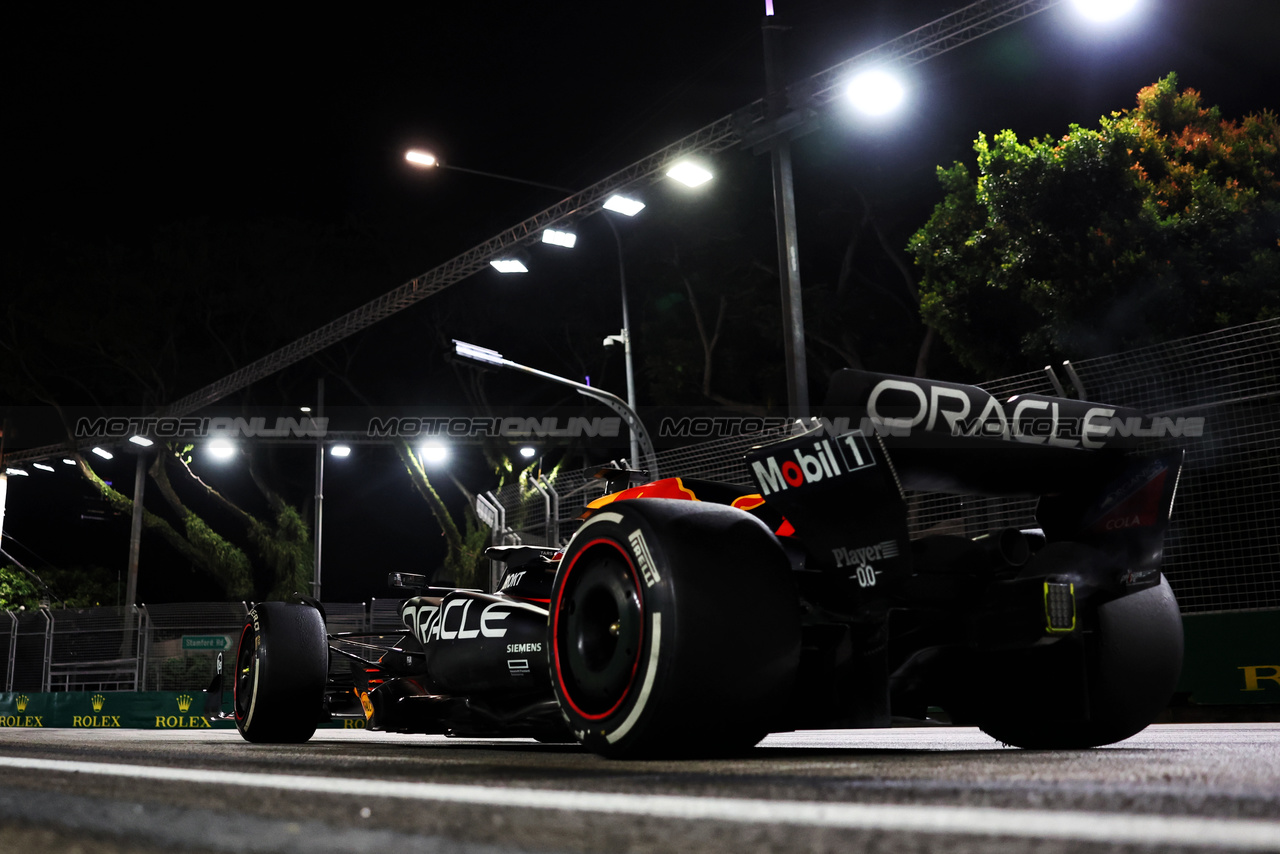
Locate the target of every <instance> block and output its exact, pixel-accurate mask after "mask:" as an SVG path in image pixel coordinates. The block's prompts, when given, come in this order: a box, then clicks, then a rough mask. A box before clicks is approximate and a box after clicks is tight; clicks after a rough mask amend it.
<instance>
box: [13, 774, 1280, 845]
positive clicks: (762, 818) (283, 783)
mask: <svg viewBox="0 0 1280 854" xmlns="http://www.w3.org/2000/svg"><path fill="white" fill-rule="evenodd" d="M0 768H14V769H22V770H29V771H53V772H59V773H70V774H77V773H78V774H95V775H101V776H105V777H125V778H130V779H134V780H158V781H162V782H181V783H196V784H203V785H216V786H243V787H248V788H258V789H272V790H276V791H293V792H314V793H324V794H335V795H357V796H363V797H371V798H399V799H401V800H416V801H445V802H449V803H460V804H472V805H480V806H492V807H514V808H520V809H540V810H564V811H566V812H593V813H612V814H623V815H635V816H649V817H655V818H669V819H684V820H694V821H726V822H735V823H742V824H788V825H799V826H802V827H831V828H843V829H849V830H881V831H898V832H912V833H938V834H942V833H959V834H970V835H980V836H1012V837H1019V838H1028V839H1064V840H1073V841H1078V842H1102V843H1110V844H1116V845H1123V844H1143V845H1189V846H1202V847H1209V848H1223V849H1232V850H1242V851H1276V850H1277V848H1278V847H1280V822H1276V821H1260V820H1250V819H1220V818H1193V817H1188V816H1163V815H1124V814H1120V813H1098V812H1079V811H1066V810H1062V811H1055V810H1008V809H998V808H994V807H958V806H934V805H928V806H917V805H911V804H851V803H819V802H815V801H787V800H758V799H746V798H706V797H684V796H679V795H633V794H621V793H601V792H579V791H572V790H564V789H517V788H504V787H498V786H461V785H450V784H441V783H404V782H391V781H386V780H368V779H363V780H351V779H344V778H342V777H310V776H300V775H296V774H254V773H247V772H241V771H212V770H200V769H186V768H158V767H153V766H147V765H119V764H113V763H105V762H72V761H67V760H61V759H29V758H25V757H16V756H15V757H8V756H0Z"/></svg>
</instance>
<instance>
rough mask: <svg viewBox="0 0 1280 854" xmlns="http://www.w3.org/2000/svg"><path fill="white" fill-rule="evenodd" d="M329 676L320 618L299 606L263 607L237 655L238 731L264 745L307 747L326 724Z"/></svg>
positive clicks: (255, 614) (252, 615)
mask: <svg viewBox="0 0 1280 854" xmlns="http://www.w3.org/2000/svg"><path fill="white" fill-rule="evenodd" d="M328 676H329V640H328V636H327V635H326V633H325V627H324V618H323V617H322V616H321V615H320V612H319V611H317V610H316V609H315V608H313V607H311V606H310V605H302V604H297V603H293V602H260V603H258V604H257V605H256V606H255V607H254V609H253V610H252V611H250V612H249V619H248V620H247V621H246V623H245V626H244V630H243V631H242V632H241V633H240V646H239V648H238V649H237V650H236V669H235V674H234V684H233V692H234V695H235V716H236V729H238V730H240V734H241V735H242V736H244V737H245V739H246V740H247V741H253V742H258V743H264V744H297V743H300V742H304V741H306V740H307V739H309V738H311V736H312V735H313V734H314V733H315V731H316V724H317V723H318V722H319V720H320V714H321V711H322V709H323V704H324V689H325V685H326V684H327V682H328Z"/></svg>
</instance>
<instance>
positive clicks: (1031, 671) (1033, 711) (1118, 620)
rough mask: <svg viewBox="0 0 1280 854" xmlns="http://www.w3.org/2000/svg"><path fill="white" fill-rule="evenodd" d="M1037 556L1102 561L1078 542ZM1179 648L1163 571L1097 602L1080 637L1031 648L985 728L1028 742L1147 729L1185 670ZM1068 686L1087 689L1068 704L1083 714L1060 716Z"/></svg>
mask: <svg viewBox="0 0 1280 854" xmlns="http://www.w3.org/2000/svg"><path fill="white" fill-rule="evenodd" d="M1040 556H1042V557H1044V558H1047V559H1049V560H1051V561H1052V562H1053V564H1054V565H1055V566H1054V568H1057V567H1062V568H1069V567H1070V566H1072V565H1075V566H1079V565H1080V562H1081V561H1090V560H1092V561H1095V562H1096V561H1098V560H1099V559H1100V558H1099V556H1098V555H1097V553H1096V552H1093V551H1092V550H1091V549H1088V548H1086V547H1084V546H1081V545H1079V544H1076V543H1061V544H1057V545H1054V546H1050V547H1048V548H1047V549H1045V551H1044V552H1042V553H1041V555H1040ZM1040 556H1038V557H1040ZM1042 570H1043V567H1042ZM1182 651H1183V640H1182V618H1181V616H1180V614H1179V611H1178V603H1177V601H1176V600H1175V599H1174V596H1173V591H1172V590H1171V589H1170V587H1169V582H1168V580H1167V579H1165V578H1164V577H1163V576H1162V577H1161V578H1160V583H1159V584H1158V585H1156V586H1153V587H1148V588H1146V589H1144V590H1140V591H1138V592H1136V593H1130V594H1128V595H1124V596H1120V597H1119V598H1115V599H1111V600H1109V601H1106V602H1104V603H1103V604H1101V605H1100V606H1098V608H1097V610H1096V614H1095V617H1094V619H1093V620H1092V625H1091V626H1089V627H1087V628H1086V631H1085V632H1084V633H1082V634H1081V635H1080V636H1079V637H1077V638H1067V639H1064V640H1063V641H1060V642H1059V643H1058V644H1054V645H1051V646H1048V647H1043V648H1036V649H1032V650H1030V651H1029V654H1028V655H1027V656H1026V657H1025V658H1024V660H1023V661H1022V662H1021V664H1020V665H1019V666H1017V667H1016V668H1014V669H1016V670H1017V672H1016V673H1010V674H1007V676H1009V677H1011V678H1006V679H1004V680H1002V681H1003V683H1004V685H1006V686H1008V688H1006V691H1005V693H1004V695H1003V696H1002V697H1000V698H999V700H998V702H996V703H993V704H991V705H990V706H988V708H989V710H990V711H989V712H988V714H987V715H986V716H985V717H986V720H985V721H984V722H983V723H982V724H981V728H982V730H983V732H985V733H987V734H988V735H990V736H991V737H993V738H995V739H997V740H999V741H1002V742H1004V743H1006V744H1012V745H1014V746H1017V747H1025V748H1038V749H1076V748H1086V747H1097V746H1099V745H1103V744H1113V743H1115V742H1117V741H1122V740H1124V739H1126V738H1128V737H1130V736H1132V735H1135V734H1136V733H1138V732H1141V731H1142V730H1143V729H1145V728H1146V727H1147V726H1148V725H1149V724H1150V723H1151V722H1152V721H1153V720H1155V718H1156V716H1157V715H1159V714H1160V712H1161V711H1162V710H1163V709H1164V708H1165V706H1166V705H1167V704H1168V702H1169V699H1170V697H1172V696H1173V691H1174V688H1175V687H1176V686H1177V683H1178V677H1179V675H1180V673H1181V671H1182ZM1082 671H1083V672H1082ZM1064 685H1067V686H1073V687H1072V690H1074V691H1075V692H1079V691H1083V692H1084V696H1083V697H1082V698H1081V697H1078V696H1077V698H1076V699H1075V701H1074V702H1072V701H1069V702H1068V703H1066V705H1067V706H1069V707H1071V708H1076V709H1079V710H1080V711H1079V712H1078V713H1075V714H1071V715H1065V716H1064V715H1062V714H1060V713H1059V714H1055V706H1056V705H1057V698H1060V697H1061V696H1062V695H1061V693H1060V692H1061V691H1062V686H1064ZM1010 688H1011V689H1012V690H1009V689H1010Z"/></svg>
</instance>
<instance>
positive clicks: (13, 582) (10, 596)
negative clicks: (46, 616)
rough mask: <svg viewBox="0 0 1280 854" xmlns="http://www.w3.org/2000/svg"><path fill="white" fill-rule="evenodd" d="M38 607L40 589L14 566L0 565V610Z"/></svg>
mask: <svg viewBox="0 0 1280 854" xmlns="http://www.w3.org/2000/svg"><path fill="white" fill-rule="evenodd" d="M38 607H40V590H39V588H38V587H36V584H35V582H34V581H32V579H31V577H30V576H29V575H27V574H26V573H25V572H23V571H22V570H20V569H18V568H17V567H16V566H0V611H16V610H18V609H19V608H27V609H33V608H38Z"/></svg>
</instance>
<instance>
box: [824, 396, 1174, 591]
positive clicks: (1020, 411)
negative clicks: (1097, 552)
mask: <svg viewBox="0 0 1280 854" xmlns="http://www.w3.org/2000/svg"><path fill="white" fill-rule="evenodd" d="M821 415H822V417H823V419H825V420H824V423H825V424H846V423H847V424H848V425H849V427H850V429H853V430H858V431H860V432H861V433H862V434H863V435H865V436H867V437H868V439H869V440H871V441H869V443H868V444H869V446H870V448H871V450H872V452H873V453H878V454H883V455H884V456H885V458H886V462H888V463H889V465H890V466H891V468H892V471H893V474H894V476H895V479H896V480H897V482H898V484H899V486H900V487H901V488H903V489H909V490H918V491H929V492H949V493H957V494H981V495H1006V496H1013V495H1026V496H1039V505H1038V507H1037V513H1036V515H1037V519H1038V521H1039V523H1040V525H1041V527H1042V528H1043V529H1044V531H1045V534H1046V535H1047V536H1048V537H1049V538H1050V539H1071V540H1075V541H1079V542H1086V543H1091V544H1094V545H1097V546H1099V547H1101V548H1104V549H1105V550H1106V551H1108V552H1111V553H1113V554H1117V556H1119V554H1123V555H1124V557H1125V559H1126V560H1128V561H1129V562H1130V565H1131V566H1136V567H1142V566H1147V567H1150V566H1158V565H1159V560H1160V554H1161V550H1162V544H1163V540H1164V534H1165V531H1166V529H1167V527H1168V521H1169V516H1170V513H1171V511H1172V507H1173V500H1174V495H1175V491H1176V488H1177V482H1178V477H1179V474H1180V472H1181V468H1182V461H1183V451H1182V450H1181V449H1180V448H1178V447H1176V444H1174V443H1170V442H1164V443H1162V445H1163V446H1162V447H1155V446H1153V445H1151V444H1150V440H1151V439H1152V438H1155V437H1159V436H1165V437H1173V438H1176V437H1177V436H1179V435H1183V434H1185V435H1193V434H1194V432H1195V430H1196V428H1197V427H1198V426H1199V425H1195V424H1188V423H1185V422H1175V421H1173V420H1172V419H1167V418H1164V419H1162V418H1159V417H1156V418H1152V417H1150V416H1146V415H1144V414H1142V413H1140V412H1138V411H1137V410H1134V409H1130V408H1127V407H1121V406H1114V405H1110V404H1103V403H1092V402H1088V401H1081V400H1071V399H1068V398H1060V397H1048V396H1045V395H1037V394H1024V395H1017V396H1014V397H1010V398H1008V399H1007V400H1003V401H1001V400H999V399H997V398H995V397H994V396H992V395H991V394H990V393H989V392H987V391H985V390H984V389H981V388H978V387H977V386H971V385H962V384H960V383H949V382H940V381H937V380H926V379H919V378H915V377H901V376H892V375H888V374H877V373H871V372H867V371H855V370H843V371H838V372H836V373H835V374H834V375H833V376H832V378H831V383H830V387H829V392H828V396H827V400H826V403H825V405H824V407H823V409H822V411H821ZM843 419H847V420H843ZM1153 447H1154V449H1153Z"/></svg>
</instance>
